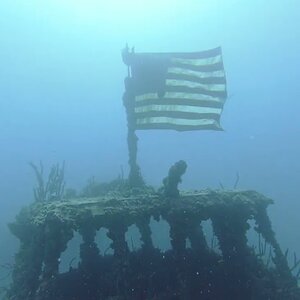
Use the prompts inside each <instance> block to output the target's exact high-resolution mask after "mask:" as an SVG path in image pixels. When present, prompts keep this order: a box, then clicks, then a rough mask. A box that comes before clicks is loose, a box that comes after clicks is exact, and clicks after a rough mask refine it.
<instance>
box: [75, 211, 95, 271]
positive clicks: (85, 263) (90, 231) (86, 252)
mask: <svg viewBox="0 0 300 300" xmlns="http://www.w3.org/2000/svg"><path fill="white" fill-rule="evenodd" d="M96 232H97V230H96V227H95V224H94V221H93V217H92V215H91V214H90V213H87V214H86V215H85V216H84V217H83V218H82V220H81V224H80V228H79V233H80V234H81V236H82V240H83V243H82V244H81V245H80V259H81V262H80V267H81V269H83V271H86V272H92V271H94V270H95V269H96V268H97V263H96V262H97V261H98V259H99V249H98V246H97V244H96V243H95V237H96Z"/></svg>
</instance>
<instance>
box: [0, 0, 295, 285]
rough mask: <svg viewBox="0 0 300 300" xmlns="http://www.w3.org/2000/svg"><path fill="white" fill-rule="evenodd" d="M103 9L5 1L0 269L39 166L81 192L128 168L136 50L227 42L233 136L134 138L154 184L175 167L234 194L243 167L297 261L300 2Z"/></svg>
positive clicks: (1, 19) (153, 134) (0, 15)
mask: <svg viewBox="0 0 300 300" xmlns="http://www.w3.org/2000/svg"><path fill="white" fill-rule="evenodd" d="M103 2H109V4H102V1H95V0H94V1H92V0H81V1H76V0H72V1H71V0H66V1H64V0H43V1H42V0H40V1H38V0H36V1H34V0H26V1H24V0H1V2H0V42H1V45H0V151H1V155H0V197H1V198H0V201H1V202H0V239H1V241H0V242H1V247H0V265H1V264H2V263H6V262H12V259H13V255H14V252H15V250H16V246H17V243H16V240H15V239H14V237H13V236H11V235H10V233H9V232H8V230H7V226H6V224H7V223H8V222H10V221H12V220H13V219H14V216H15V215H16V213H17V212H18V211H19V209H20V208H21V207H22V206H23V205H26V204H28V203H30V202H31V201H32V200H33V195H32V188H33V185H34V184H35V178H34V175H33V172H32V170H31V169H30V167H29V166H28V162H29V161H34V162H36V163H38V162H39V160H42V161H43V162H44V165H45V167H46V168H47V169H49V167H50V166H51V165H52V164H53V163H56V162H62V161H63V160H65V161H66V181H67V185H68V186H69V187H74V188H77V189H80V188H81V187H82V186H84V185H85V183H86V181H87V179H88V178H89V177H90V176H92V175H94V176H95V177H96V178H97V179H99V180H111V179H113V178H115V177H117V176H118V174H119V173H120V166H121V165H122V166H123V167H124V170H125V172H126V174H127V171H128V166H127V156H128V155H127V144H126V130H127V128H126V116H125V110H124V108H123V104H122V93H123V91H124V86H123V79H124V77H125V75H126V67H125V65H123V63H122V60H121V49H122V48H123V47H124V46H125V44H126V42H128V43H129V45H130V46H135V48H136V51H137V52H138V51H143V52H144V51H153V52H154V51H155V52H159V51H168V52H170V51H178V52H179V51H198V50H205V49H209V48H213V47H216V46H219V45H221V46H222V49H223V58H224V65H225V70H226V74H227V82H228V92H229V99H228V101H227V103H226V105H225V109H224V113H223V116H222V125H223V127H224V129H225V131H224V132H214V131H196V132H184V133H177V132H172V131H158V130H157V131H139V132H138V136H139V152H138V161H139V164H140V166H141V168H142V172H143V175H144V177H145V179H146V181H147V183H148V184H152V185H155V186H158V185H160V183H161V180H162V178H163V177H164V176H165V175H166V174H167V171H168V168H169V167H170V166H171V165H172V164H173V163H174V162H176V161H177V160H179V159H184V160H186V162H187V163H188V170H187V173H186V174H185V175H184V181H183V184H182V188H206V187H211V188H214V187H219V182H222V184H223V185H224V186H225V187H229V188H231V187H232V186H233V184H234V181H235V174H236V172H237V171H238V172H239V174H240V182H239V186H238V187H239V188H243V189H244V188H245V189H255V190H258V191H259V192H262V193H264V194H266V195H267V196H270V197H272V198H273V199H274V200H275V201H276V203H275V205H274V206H272V207H271V208H270V209H269V213H270V216H271V219H272V222H273V228H274V230H275V231H276V233H277V237H278V240H279V242H280V244H281V246H282V248H283V249H284V250H285V249H286V248H287V247H289V248H290V250H291V251H296V252H297V253H298V255H300V243H299V241H300V230H299V226H300V218H299V209H300V203H299V201H300V187H299V185H300V160H299V153H300V141H299V137H300V119H299V111H300V83H299V77H300V76H299V75H300V3H299V1H297V0H294V1H288V0H286V1H282V0H281V1H277V0H272V1H263V0H261V1H258V0H252V1H242V0H240V1H233V0H226V1H217V0H214V1H213V0H209V1H208V0H207V1H196V0H194V1H193V0H185V1H169V0H164V1H155V0H153V1H137V0H136V1H132V0H131V1H114V0H110V1H103ZM199 2H200V3H199ZM0 285H1V282H0Z"/></svg>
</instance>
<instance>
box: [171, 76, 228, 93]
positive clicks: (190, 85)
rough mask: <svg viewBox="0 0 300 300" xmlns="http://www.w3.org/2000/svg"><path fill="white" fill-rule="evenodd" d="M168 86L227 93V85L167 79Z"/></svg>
mask: <svg viewBox="0 0 300 300" xmlns="http://www.w3.org/2000/svg"><path fill="white" fill-rule="evenodd" d="M166 85H167V86H177V87H178V86H182V87H188V88H201V89H203V90H205V91H210V92H225V91H226V85H225V84H203V83H198V82H192V81H188V80H177V79H167V80H166Z"/></svg>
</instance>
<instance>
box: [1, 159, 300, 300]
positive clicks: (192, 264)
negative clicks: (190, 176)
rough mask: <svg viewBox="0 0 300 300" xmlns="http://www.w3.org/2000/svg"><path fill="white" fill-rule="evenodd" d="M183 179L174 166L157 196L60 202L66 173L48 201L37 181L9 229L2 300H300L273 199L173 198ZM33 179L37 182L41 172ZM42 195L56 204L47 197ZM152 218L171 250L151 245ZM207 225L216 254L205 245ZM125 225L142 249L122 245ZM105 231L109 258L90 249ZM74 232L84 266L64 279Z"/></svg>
mask: <svg viewBox="0 0 300 300" xmlns="http://www.w3.org/2000/svg"><path fill="white" fill-rule="evenodd" d="M185 170H186V163H185V162H184V161H179V162H177V163H176V164H174V165H173V166H172V167H171V168H170V170H169V173H168V175H167V176H166V177H165V178H164V179H163V186H162V188H161V189H159V190H155V189H154V188H151V187H149V186H146V185H143V186H142V187H140V188H130V187H129V186H128V183H127V181H125V180H123V179H119V180H116V181H114V182H112V183H111V184H106V185H105V184H102V185H98V186H97V185H95V184H94V185H93V184H91V185H90V186H88V187H87V188H86V189H85V190H84V193H83V194H82V195H79V196H76V195H75V193H71V192H69V193H64V195H68V197H66V196H63V195H61V194H59V191H61V189H62V169H61V168H60V167H59V166H58V165H57V166H54V168H53V169H52V175H51V176H52V177H51V176H50V177H49V178H50V179H51V178H52V179H51V180H52V181H53V182H52V184H53V186H52V190H51V192H50V190H49V184H48V185H47V184H46V183H44V182H42V181H41V178H40V181H39V186H38V187H37V189H36V190H35V191H36V193H35V194H36V195H37V196H36V201H35V203H33V204H32V205H31V206H29V207H26V208H24V209H23V210H22V211H21V212H20V213H19V214H18V215H17V217H16V221H15V222H14V223H12V224H10V225H9V227H10V230H11V232H12V233H13V234H14V235H15V236H16V237H17V238H18V239H19V241H20V249H19V251H18V253H17V255H16V257H15V265H14V270H13V274H12V279H13V280H12V284H11V286H10V288H9V290H8V292H7V295H6V299H10V300H71V299H72V300H83V299H84V300H101V299H107V300H108V299H115V300H116V299H119V300H121V299H132V300H135V299H136V300H141V299H145V300H146V299H147V300H150V299H151V300H154V299H156V300H158V299H161V300H162V299H164V300H166V299H170V300H171V299H278V300H279V299H280V300H283V299H287V300H288V299H300V290H299V288H298V287H297V280H296V277H294V276H293V274H292V272H291V269H290V268H289V266H288V263H287V259H286V256H285V255H284V254H283V253H282V251H281V249H280V247H279V245H278V243H277V241H276V238H275V234H274V232H273V230H272V227H271V222H270V219H269V217H268V215H267V208H268V206H269V205H270V204H272V203H273V202H272V200H271V199H269V198H267V197H265V196H264V195H262V194H260V193H257V192H255V191H242V190H236V189H234V190H224V189H221V190H201V191H193V192H183V191H179V190H178V184H179V183H180V182H181V177H182V175H183V174H184V172H185ZM35 172H36V175H37V176H39V175H40V172H39V169H38V168H35ZM50 174H51V173H50ZM47 186H48V190H47V188H46V187H47ZM38 191H39V192H40V194H38ZM55 191H56V192H57V193H55ZM43 193H44V194H43ZM47 193H48V194H49V195H50V194H52V195H56V196H57V197H54V196H53V197H52V198H51V197H48V198H47V197H45V196H49V195H48V194H47ZM38 195H40V197H38ZM153 219H154V220H160V219H163V220H165V221H166V222H167V223H168V224H169V227H170V231H169V239H170V244H171V248H170V249H169V250H167V251H162V250H160V249H159V248H157V247H156V246H154V243H153V239H154V238H155V235H156V234H157V232H154V231H153V232H152V230H151V226H150V223H151V220H153ZM207 220H210V221H211V223H212V228H213V233H214V236H215V239H217V240H218V247H217V249H216V247H212V245H210V244H209V242H208V241H207V239H206V238H205V233H204V231H203V226H202V225H203V223H204V222H205V221H207ZM249 221H251V222H252V223H255V228H254V229H255V230H256V232H257V234H258V235H259V237H260V239H261V240H264V241H265V243H261V244H259V249H254V248H253V247H251V246H249V244H248V243H247V235H246V234H247V231H248V230H249V227H250V225H249ZM131 225H135V226H136V227H137V228H138V230H139V232H140V237H141V238H140V239H141V247H140V248H139V249H134V247H130V246H129V245H128V243H127V241H126V238H125V236H126V232H127V231H128V228H129V227H130V226H131ZM102 228H105V229H107V237H108V238H109V239H110V240H111V244H110V248H111V249H112V251H111V253H107V252H106V251H102V252H101V251H100V249H99V247H98V245H99V244H100V245H101V243H102V242H103V241H101V240H96V233H97V231H99V230H100V229H102ZM75 232H77V233H79V234H80V235H81V236H82V243H81V245H80V262H79V264H78V266H77V267H74V266H71V264H70V267H69V270H67V271H66V272H63V273H61V272H59V264H60V262H61V260H60V257H61V254H62V253H63V252H64V251H65V249H66V248H67V244H68V242H69V241H70V240H71V239H72V237H73V235H74V233H75ZM267 246H268V249H270V253H269V254H268V253H266V252H268V251H266V249H267ZM264 256H267V257H264Z"/></svg>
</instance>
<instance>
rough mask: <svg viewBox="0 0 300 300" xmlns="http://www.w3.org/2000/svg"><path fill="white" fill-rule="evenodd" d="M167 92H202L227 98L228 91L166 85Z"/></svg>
mask: <svg viewBox="0 0 300 300" xmlns="http://www.w3.org/2000/svg"><path fill="white" fill-rule="evenodd" d="M166 92H175V93H192V94H202V95H206V96H212V97H215V98H218V97H219V98H223V99H224V98H226V96H227V93H226V91H208V90H205V89H203V88H196V87H195V88H191V87H186V86H170V85H169V86H166Z"/></svg>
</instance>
